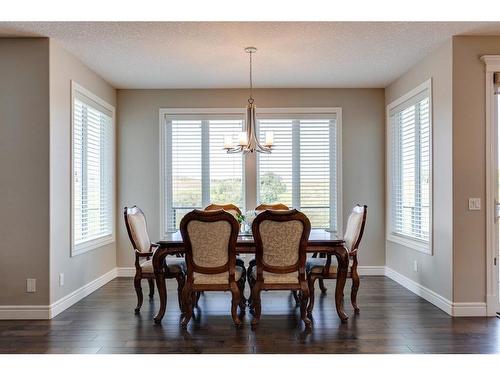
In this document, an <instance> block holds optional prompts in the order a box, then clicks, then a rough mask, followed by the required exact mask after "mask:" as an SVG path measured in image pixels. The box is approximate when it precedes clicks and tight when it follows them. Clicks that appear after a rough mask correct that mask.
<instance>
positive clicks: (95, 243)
mask: <svg viewBox="0 0 500 375" xmlns="http://www.w3.org/2000/svg"><path fill="white" fill-rule="evenodd" d="M76 93H78V94H79V95H82V96H85V97H87V98H88V99H91V100H92V101H94V102H96V103H97V104H99V105H101V106H102V107H104V108H105V109H107V110H109V111H110V112H111V139H112V143H111V144H112V146H111V148H112V149H111V206H112V207H111V234H110V235H106V236H101V237H98V238H94V239H91V240H88V241H85V242H82V243H80V244H78V245H77V244H75V241H74V217H73V215H74V211H75V202H74V199H73V198H74V196H75V184H74V180H73V174H74V165H73V153H74V150H73V146H74V144H73V136H74V128H75V124H74V109H75V108H74V101H75V98H76ZM70 107H71V108H70V117H71V119H70V121H71V129H70V243H71V246H70V249H71V251H70V256H71V257H74V256H77V255H80V254H84V253H86V252H89V251H92V250H95V249H98V248H100V247H102V246H104V245H108V244H111V243H114V242H115V241H116V212H115V211H116V138H115V135H116V110H115V107H114V106H113V105H111V104H109V103H108V102H106V101H105V100H103V99H102V98H100V97H99V96H97V95H95V94H94V93H92V92H91V91H90V90H88V89H86V88H85V87H83V86H81V85H80V84H78V83H77V82H75V81H73V80H71V95H70Z"/></svg>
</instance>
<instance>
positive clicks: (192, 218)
mask: <svg viewBox="0 0 500 375" xmlns="http://www.w3.org/2000/svg"><path fill="white" fill-rule="evenodd" d="M180 230H181V234H182V239H183V241H184V243H185V248H186V262H187V269H188V277H190V275H191V277H194V278H196V276H197V275H196V273H207V274H215V273H223V272H226V271H228V270H229V267H230V266H231V264H230V263H231V261H233V262H234V260H235V257H236V254H235V253H234V254H231V251H235V250H234V249H235V248H236V241H237V238H238V231H239V224H238V222H237V220H236V219H235V218H234V217H233V215H231V214H230V213H228V212H226V211H223V210H218V211H201V210H194V211H191V212H190V213H188V214H187V215H186V216H184V218H183V219H182V221H181V224H180ZM233 267H234V264H233ZM193 273H194V275H193ZM226 280H227V279H226Z"/></svg>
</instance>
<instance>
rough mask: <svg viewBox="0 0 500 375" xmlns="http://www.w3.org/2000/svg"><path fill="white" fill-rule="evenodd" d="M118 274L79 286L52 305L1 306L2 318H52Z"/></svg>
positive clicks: (111, 272)
mask: <svg viewBox="0 0 500 375" xmlns="http://www.w3.org/2000/svg"><path fill="white" fill-rule="evenodd" d="M116 276H117V269H116V268H113V269H112V270H111V271H109V272H107V273H105V274H104V275H102V276H99V277H98V278H97V279H95V280H92V281H91V282H90V283H88V284H86V285H84V286H82V287H81V288H78V289H77V290H75V291H73V292H71V293H70V294H68V295H66V296H64V297H62V298H61V299H59V300H57V301H56V302H54V303H53V304H51V305H34V306H29V305H19V306H0V320H37V319H44V320H46V319H52V318H54V317H55V316H57V315H59V314H60V313H61V312H63V311H64V310H66V309H67V308H68V307H70V306H72V305H74V304H75V303H77V302H78V301H80V300H82V299H83V298H85V297H87V296H88V295H89V294H90V293H93V292H95V291H96V290H97V289H99V288H100V287H102V286H104V285H105V284H107V283H108V282H110V281H111V280H113V279H114V278H116Z"/></svg>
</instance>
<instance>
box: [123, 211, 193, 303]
mask: <svg viewBox="0 0 500 375" xmlns="http://www.w3.org/2000/svg"><path fill="white" fill-rule="evenodd" d="M123 216H124V219H125V226H126V227H127V233H128V237H129V238H130V242H132V247H133V248H134V251H135V277H134V288H135V292H136V294H137V307H136V308H135V312H136V313H139V311H140V310H141V306H142V300H143V296H142V287H141V281H142V280H143V279H146V280H148V283H149V298H150V299H153V295H154V279H155V275H154V270H153V262H152V257H153V254H154V252H155V251H156V249H158V245H156V244H154V243H151V241H150V240H149V235H148V230H147V223H146V216H145V215H144V212H142V210H141V209H140V208H139V207H137V206H132V207H125V208H124V209H123ZM164 268H165V278H166V279H176V280H177V294H178V296H177V299H178V302H179V308H181V309H182V307H181V299H180V294H181V291H182V288H183V286H184V278H185V272H186V263H185V261H184V258H168V257H167V258H165V264H164Z"/></svg>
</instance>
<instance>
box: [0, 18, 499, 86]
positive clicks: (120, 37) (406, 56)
mask: <svg viewBox="0 0 500 375" xmlns="http://www.w3.org/2000/svg"><path fill="white" fill-rule="evenodd" d="M495 34H497V35H498V34H500V23H498V22H493V23H490V22H0V37H28V36H40V37H50V38H53V39H54V40H55V41H56V42H57V43H59V44H60V45H62V46H63V47H64V48H65V49H67V50H68V51H70V52H71V53H73V54H74V55H75V56H76V57H77V58H78V59H80V60H81V61H82V62H83V63H84V64H85V65H87V66H88V67H89V68H91V69H92V70H94V71H95V72H96V73H98V74H99V75H100V76H102V77H103V78H104V79H106V80H107V81H108V82H110V83H111V84H112V85H113V86H114V87H116V88H129V89H165V88H171V89H174V88H246V87H247V86H248V71H247V58H248V56H247V54H246V53H245V52H244V48H245V47H246V46H249V45H253V46H256V47H257V48H258V52H257V53H256V54H255V56H254V63H255V64H254V67H255V68H254V77H255V81H254V84H255V87H257V88H290V87H295V88H308V87H315V88H322V87H324V88H327V87H343V88H349V87H353V88H354V87H367V88H368V87H386V86H387V85H388V84H389V83H391V82H392V81H393V80H394V79H396V78H397V77H399V76H400V75H401V74H403V73H404V72H405V71H407V70H408V69H409V68H410V67H411V66H413V65H414V64H415V63H416V62H418V61H419V60H421V59H422V58H424V57H425V56H426V55H427V54H428V53H430V52H431V51H432V50H434V49H435V48H437V47H439V46H440V45H442V44H443V43H444V42H446V40H449V38H450V37H452V36H453V35H495Z"/></svg>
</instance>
